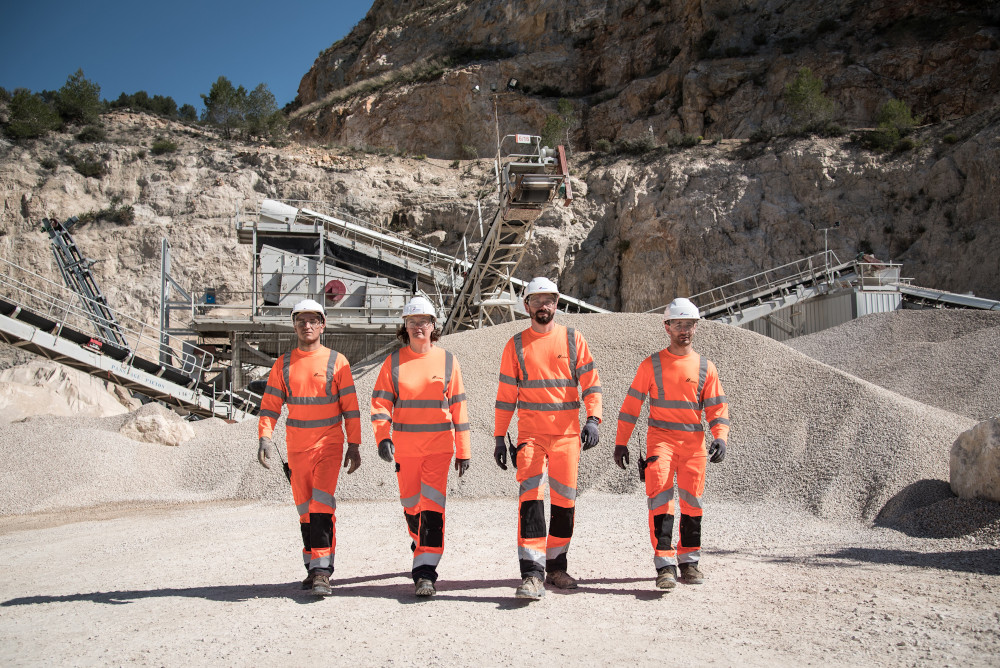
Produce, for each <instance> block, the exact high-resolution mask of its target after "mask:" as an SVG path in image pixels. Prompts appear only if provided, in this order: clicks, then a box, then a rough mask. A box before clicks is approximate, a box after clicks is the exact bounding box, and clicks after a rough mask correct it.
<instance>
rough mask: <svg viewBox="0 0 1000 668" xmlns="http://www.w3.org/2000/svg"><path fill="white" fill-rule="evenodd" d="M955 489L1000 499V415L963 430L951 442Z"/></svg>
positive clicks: (964, 494)
mask: <svg viewBox="0 0 1000 668" xmlns="http://www.w3.org/2000/svg"><path fill="white" fill-rule="evenodd" d="M951 491H953V492H954V493H955V494H957V495H958V496H960V497H962V498H963V499H987V500H989V501H996V502H998V503H1000V417H995V418H992V419H990V420H986V421H985V422H980V423H979V424H977V425H976V426H975V427H973V428H972V429H970V430H968V431H966V432H963V433H962V434H961V435H960V436H959V437H958V438H957V439H956V440H955V443H954V445H952V446H951Z"/></svg>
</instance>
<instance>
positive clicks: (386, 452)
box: [378, 438, 396, 462]
mask: <svg viewBox="0 0 1000 668" xmlns="http://www.w3.org/2000/svg"><path fill="white" fill-rule="evenodd" d="M394 454H396V446H395V445H393V444H392V439H389V438H385V439H382V442H381V443H379V444H378V456H379V457H381V458H382V460H383V461H387V462H391V461H392V456H393V455H394Z"/></svg>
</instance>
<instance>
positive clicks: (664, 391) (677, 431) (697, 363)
mask: <svg viewBox="0 0 1000 668" xmlns="http://www.w3.org/2000/svg"><path fill="white" fill-rule="evenodd" d="M647 395H649V417H648V427H647V431H646V447H647V448H648V447H649V446H650V445H652V444H655V443H673V444H676V445H688V446H693V445H696V444H701V445H702V446H704V441H705V436H704V427H702V424H701V412H702V410H703V409H704V411H705V417H706V418H707V419H708V426H709V429H710V430H711V431H712V435H713V436H714V437H715V438H721V439H723V440H726V441H728V438H729V403H728V402H727V401H726V395H725V394H723V391H722V383H720V382H719V372H718V370H716V368H715V364H713V363H712V362H711V360H709V359H708V358H707V357H702V356H701V355H699V354H698V353H696V352H692V353H690V354H688V355H684V356H678V355H674V354H673V353H671V352H670V351H668V350H666V349H664V350H661V351H660V352H658V353H654V354H653V355H651V356H650V357H647V358H646V359H644V360H643V361H642V363H641V364H640V365H639V369H638V370H637V371H636V373H635V378H634V379H633V380H632V386H631V387H629V389H628V395H627V396H626V397H625V401H624V402H623V403H622V409H621V412H620V413H619V414H618V430H617V433H616V434H615V445H628V440H629V438H630V437H631V436H632V430H633V429H635V423H636V422H637V421H638V420H639V411H640V410H641V409H642V403H643V402H644V401H645V400H646V396H647Z"/></svg>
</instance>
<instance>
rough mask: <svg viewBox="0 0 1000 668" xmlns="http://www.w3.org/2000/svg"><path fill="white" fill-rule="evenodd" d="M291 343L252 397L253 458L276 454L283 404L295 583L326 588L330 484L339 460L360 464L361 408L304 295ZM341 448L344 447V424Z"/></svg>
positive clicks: (331, 540)
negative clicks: (302, 569) (301, 574)
mask: <svg viewBox="0 0 1000 668" xmlns="http://www.w3.org/2000/svg"><path fill="white" fill-rule="evenodd" d="M292 323H293V324H294V326H295V337H296V341H297V346H296V348H295V349H294V350H292V351H291V352H288V353H285V354H284V355H282V356H281V357H279V358H278V359H277V361H276V362H275V363H274V366H273V367H271V373H270V375H269V376H268V377H267V388H266V389H265V390H264V397H263V398H262V399H261V403H260V419H259V421H258V427H257V429H258V433H259V435H260V448H259V449H258V451H257V459H258V460H259V461H260V463H261V465H262V466H263V467H264V468H271V466H270V464H268V461H269V460H270V461H274V460H277V459H278V453H277V450H276V449H275V447H274V443H272V441H271V437H272V435H273V433H274V425H275V423H276V422H277V420H278V416H280V415H281V407H282V405H285V404H287V405H288V420H287V421H286V422H285V440H286V443H287V448H288V468H289V469H291V473H290V475H289V481H290V482H291V483H292V498H293V500H294V501H295V509H296V510H297V511H298V513H299V527H300V529H301V532H302V546H303V547H302V558H303V560H304V562H305V566H306V570H307V571H308V572H309V574H308V576H307V577H306V579H305V580H303V581H302V588H303V589H312V593H313V594H316V595H317V596H329V595H330V594H331V593H332V589H331V587H330V575H332V574H333V559H334V554H335V552H336V547H337V533H336V526H337V501H336V500H335V498H334V492H335V491H336V489H337V478H338V477H339V475H340V460H341V457H343V460H344V467H348V466H350V468H348V469H347V472H348V473H354V471H356V470H357V468H358V467H359V466H360V465H361V454H360V451H359V447H360V445H361V413H360V412H359V410H358V397H357V394H355V391H354V379H353V377H352V376H351V366H350V364H348V363H347V358H346V357H344V356H343V355H341V354H340V353H338V352H336V351H335V350H330V349H329V348H327V347H325V346H323V345H322V344H321V343H320V336H321V335H322V334H323V331H324V329H325V328H326V316H325V314H324V312H323V307H322V306H321V305H320V304H318V303H317V302H315V301H313V300H311V299H306V300H304V301H301V302H299V303H298V304H296V305H295V306H294V307H293V308H292ZM345 426H346V429H347V442H348V446H347V454H346V455H345V454H344V427H345Z"/></svg>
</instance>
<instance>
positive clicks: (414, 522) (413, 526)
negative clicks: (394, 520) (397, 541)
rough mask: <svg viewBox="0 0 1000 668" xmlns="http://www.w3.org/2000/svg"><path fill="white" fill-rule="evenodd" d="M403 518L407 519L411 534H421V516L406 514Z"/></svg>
mask: <svg viewBox="0 0 1000 668" xmlns="http://www.w3.org/2000/svg"><path fill="white" fill-rule="evenodd" d="M403 517H405V518H406V527H407V528H408V529H409V530H410V533H412V534H413V535H414V536H416V535H417V534H418V533H419V532H420V515H411V514H410V513H407V512H404V513H403Z"/></svg>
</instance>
